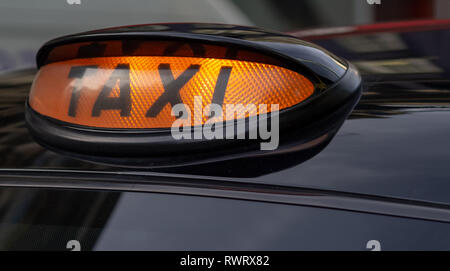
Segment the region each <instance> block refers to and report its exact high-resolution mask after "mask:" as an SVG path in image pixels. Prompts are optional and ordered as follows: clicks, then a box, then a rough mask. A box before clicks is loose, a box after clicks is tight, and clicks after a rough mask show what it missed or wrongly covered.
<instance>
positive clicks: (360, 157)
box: [0, 23, 450, 204]
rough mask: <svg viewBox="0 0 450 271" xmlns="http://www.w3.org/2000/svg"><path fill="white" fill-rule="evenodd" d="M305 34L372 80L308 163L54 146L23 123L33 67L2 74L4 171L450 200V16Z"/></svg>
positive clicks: (0, 162)
mask: <svg viewBox="0 0 450 271" xmlns="http://www.w3.org/2000/svg"><path fill="white" fill-rule="evenodd" d="M344 32H345V31H344ZM310 33H311V32H310ZM312 33H314V32H312ZM316 33H317V32H316ZM294 34H295V33H294ZM296 35H298V36H301V37H302V38H304V39H306V40H310V41H313V42H314V43H316V44H318V45H320V46H322V47H324V48H325V49H327V50H329V51H331V52H333V53H335V54H336V55H338V56H340V57H343V58H346V59H348V60H349V61H350V62H352V63H353V64H355V65H356V66H357V67H358V68H359V69H360V71H361V73H362V76H363V81H364V85H363V94H362V97H361V100H360V102H359V103H358V105H357V106H356V108H355V110H354V111H353V113H352V114H351V116H350V117H349V119H348V120H347V121H346V122H345V123H344V125H343V127H342V128H341V130H340V131H339V132H338V134H337V135H336V136H335V138H334V139H333V140H332V141H331V142H330V143H329V145H328V146H327V147H326V148H324V149H323V150H322V151H321V152H319V153H318V154H317V155H315V156H314V157H312V158H310V159H309V160H307V161H301V160H299V159H296V157H295V155H294V156H292V155H291V156H288V155H286V156H280V157H278V158H277V159H276V160H271V161H270V163H268V162H264V161H256V162H255V163H257V165H256V166H254V167H252V168H251V169H249V170H248V172H246V174H235V171H236V169H238V168H239V169H240V171H241V172H242V167H243V166H242V161H236V162H228V163H226V164H215V165H209V166H205V167H200V168H192V167H187V168H182V169H177V170H164V171H165V172H161V171H158V172H157V171H154V170H152V171H150V170H143V171H142V170H141V171H136V170H130V169H124V168H118V167H114V166H109V165H104V164H97V163H92V162H87V161H82V160H78V159H75V158H71V157H69V156H65V155H61V154H58V153H55V152H51V151H49V150H46V149H45V148H43V147H41V146H40V145H38V144H37V143H36V142H35V141H34V140H33V139H32V137H31V136H30V134H29V133H28V130H27V128H26V125H25V122H24V116H23V113H24V102H25V99H26V97H27V95H28V91H29V88H30V86H31V83H32V78H33V76H34V74H35V70H25V71H17V72H13V73H8V74H3V75H2V76H0V114H1V118H0V157H1V158H0V170H1V171H2V172H11V171H27V172H35V173H36V174H39V172H42V171H47V172H54V171H57V172H61V171H66V172H68V173H69V174H70V172H90V173H92V174H95V173H105V172H109V173H119V172H120V173H123V172H127V173H129V174H134V175H139V176H174V177H176V178H188V177H189V178H194V179H198V180H205V179H206V180H210V181H213V180H220V181H222V182H223V181H225V182H246V183H250V184H251V183H254V184H270V185H281V186H288V187H296V188H307V189H324V190H333V191H341V192H347V193H358V194H367V195H376V196H383V197H393V198H399V199H407V200H420V201H425V202H433V203H443V204H450V196H449V195H448V193H447V191H448V189H450V182H448V177H449V175H450V169H449V167H448V161H450V144H449V141H448V135H449V134H450V125H448V120H449V119H450V110H449V106H450V96H449V91H450V80H449V79H450V59H449V58H450V53H449V52H448V48H450V44H449V43H450V26H449V25H448V23H447V24H443V23H441V24H436V25H434V26H433V25H429V24H428V25H427V27H426V28H423V27H422V28H421V27H418V26H415V27H413V28H411V27H410V28H401V27H400V28H399V27H392V26H391V27H384V28H380V29H378V30H377V29H372V30H371V31H357V30H356V31H355V30H354V29H352V30H351V31H347V32H346V33H342V31H341V32H340V33H339V34H331V35H330V34H329V33H328V34H326V35H317V34H314V35H311V36H307V35H305V32H302V33H300V34H298V33H297V34H296ZM247 162H248V161H247Z"/></svg>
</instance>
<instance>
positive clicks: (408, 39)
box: [0, 25, 450, 250]
mask: <svg viewBox="0 0 450 271" xmlns="http://www.w3.org/2000/svg"><path fill="white" fill-rule="evenodd" d="M373 34H376V36H378V37H380V36H381V37H383V35H384V36H388V37H390V39H384V38H379V39H377V38H375V40H376V41H377V42H378V45H379V46H378V47H379V48H378V52H369V53H368V52H361V50H359V52H357V50H358V49H359V48H361V47H363V44H367V43H364V40H365V39H369V40H370V41H371V42H370V43H369V44H374V43H375V42H374V36H373ZM385 34H387V35H385ZM392 35H394V36H396V37H397V40H398V39H399V40H400V41H401V46H398V47H397V48H395V47H394V48H393V47H392V43H393V42H392ZM364 36H366V37H365V38H364ZM352 37H354V38H356V39H354V40H353V41H352ZM361 37H363V39H362V40H361ZM346 39H347V40H346ZM355 40H356V41H355ZM358 40H359V41H358ZM350 41H351V42H350ZM314 42H316V43H318V44H320V45H321V46H323V47H325V48H327V49H328V50H330V51H333V52H336V53H337V54H338V55H340V56H344V57H345V58H348V59H349V60H350V61H351V62H353V63H354V64H355V65H357V66H358V67H359V69H360V70H362V72H363V78H364V91H363V95H362V98H361V100H360V101H359V103H358V105H357V106H356V108H355V110H354V111H353V113H352V114H351V115H350V118H349V119H348V120H346V121H345V123H344V125H343V126H342V128H341V130H340V131H339V132H338V133H337V135H336V136H335V138H334V139H333V140H332V141H331V142H330V143H329V145H328V146H326V147H325V148H324V149H322V150H320V152H319V153H318V154H317V155H316V156H314V157H313V158H311V159H309V160H306V161H304V160H302V159H297V157H296V156H295V155H293V156H282V157H279V158H278V159H276V160H273V161H271V162H270V163H261V164H260V165H259V167H258V166H257V167H254V168H252V169H249V175H250V174H255V172H259V173H260V174H258V175H259V176H258V177H251V178H233V177H230V176H233V173H234V171H235V168H237V167H240V168H244V169H245V168H246V164H243V163H242V162H241V161H238V162H236V163H230V164H228V165H227V171H224V172H218V171H217V167H213V166H211V167H210V168H202V169H195V168H192V167H186V168H183V169H182V171H183V172H184V173H185V174H180V173H179V172H178V173H173V172H172V173H160V172H155V171H136V170H130V169H123V168H118V167H111V166H105V165H100V164H97V163H91V162H85V161H80V160H78V159H74V158H71V157H68V156H64V155H60V154H57V153H54V152H51V151H49V150H46V149H44V148H43V147H41V146H40V145H38V144H37V143H35V142H34V141H33V140H32V138H31V137H30V135H29V133H28V131H27V129H26V127H25V123H24V117H23V114H24V111H23V110H24V103H25V100H26V95H27V93H28V90H29V87H30V83H31V80H32V78H33V76H34V71H24V72H20V73H19V72H18V73H15V74H9V75H3V76H1V77H0V89H1V90H0V116H1V117H0V167H1V170H0V173H1V176H2V177H1V179H0V184H2V185H3V186H5V187H12V186H15V187H20V188H1V189H0V192H1V193H2V194H3V193H5V194H4V195H6V194H9V195H11V196H10V197H6V196H3V197H0V198H1V199H2V200H3V201H2V205H1V206H2V207H3V209H2V210H8V209H10V208H8V207H9V206H11V204H17V205H18V206H28V207H27V208H21V209H20V210H25V211H23V212H21V213H20V214H21V215H22V217H23V216H26V215H27V213H28V212H33V211H36V210H37V208H33V207H34V206H33V205H29V203H28V202H29V201H28V199H29V198H30V197H31V196H30V195H31V194H32V193H35V194H36V197H37V198H38V199H42V198H48V197H49V195H53V196H51V198H53V199H54V200H53V201H52V203H53V205H52V206H64V207H63V209H62V210H61V211H60V212H62V213H69V212H70V213H72V212H75V211H74V210H78V209H79V208H85V209H84V210H90V209H91V208H93V207H94V204H92V203H85V204H80V201H79V200H78V199H79V198H82V197H83V195H86V191H87V190H89V191H91V192H90V193H93V194H92V195H94V197H100V196H102V195H105V194H106V195H110V194H113V195H115V196H117V197H119V198H118V199H117V200H116V201H113V200H111V201H109V202H108V203H105V204H104V205H100V208H101V209H102V208H105V209H108V207H109V208H110V209H113V211H112V212H111V215H110V216H109V219H108V223H107V224H105V225H106V226H105V227H102V226H100V227H101V229H100V228H94V229H93V228H91V227H90V226H86V228H84V229H85V230H86V229H87V232H89V233H93V234H94V235H93V236H97V237H93V239H90V240H95V242H93V241H87V242H88V243H89V244H92V243H95V245H94V246H93V247H92V248H94V249H126V248H128V249H189V250H192V249H214V248H215V249H254V250H258V249H357V250H365V249H366V243H367V241H369V240H372V239H375V240H379V241H380V242H381V248H382V249H383V250H391V249H392V250H399V249H404V250H428V249H442V250H449V249H450V248H449V247H448V244H449V240H448V236H450V235H449V232H450V226H449V224H448V223H445V222H430V221H429V219H426V218H425V216H426V215H430V214H431V213H435V212H436V211H437V212H443V217H444V218H446V216H445V212H447V211H448V210H449V209H450V193H449V192H448V191H450V181H449V177H450V169H449V161H450V143H449V140H448V135H449V134H450V125H449V119H450V110H449V107H450V96H449V95H450V91H449V89H450V67H449V66H448V63H450V54H449V53H448V48H450V44H449V43H450V25H449V26H448V27H447V28H444V27H442V26H440V27H439V30H433V29H428V30H424V31H412V32H411V31H409V32H402V30H392V29H391V30H389V31H388V32H387V33H372V34H371V35H369V36H368V37H367V35H362V34H352V35H350V36H345V35H343V36H340V37H338V38H327V39H323V40H315V41H314ZM349 44H350V45H349ZM386 48H391V49H389V50H387V51H386ZM405 58H406V59H412V61H409V62H408V61H406V62H405V61H403V62H402V61H399V59H405ZM377 59H378V60H379V59H383V60H385V61H391V60H392V61H391V62H388V64H390V65H385V64H386V62H385V63H375V64H374V63H373V62H370V61H374V60H377ZM394 60H395V61H394ZM361 61H362V62H361ZM367 61H369V63H367ZM424 64H427V65H424ZM430 64H431V65H430ZM425 66H427V67H428V68H427V69H426V70H423V68H424V67H425ZM367 67H369V69H367ZM370 67H372V69H370ZM380 67H381V68H382V67H391V69H390V70H386V69H385V70H384V72H382V73H380ZM393 67H394V69H392V68H393ZM414 67H415V69H413V68H414ZM373 68H375V69H373ZM381 71H383V69H381ZM387 71H390V73H387ZM286 165H287V166H288V168H286ZM80 172H84V173H83V174H84V175H85V176H84V177H83V176H80V175H79V174H80ZM189 173H192V174H201V176H199V175H191V176H189V175H186V174H189ZM50 176H53V177H50ZM74 176H75V178H73V177H74ZM96 176H97V177H98V178H96ZM126 176H127V177H126ZM70 178H71V180H70V182H68V181H67V179H70ZM116 179H120V180H121V182H128V185H127V186H125V185H123V184H120V185H118V184H117V183H115V182H114V180H116ZM169 179H170V180H169ZM155 182H159V185H161V186H163V187H164V189H163V188H161V186H158V185H156V183H155ZM147 183H151V184H150V185H148V186H147ZM115 185H117V186H115ZM266 185H267V186H266ZM270 185H276V186H277V187H272V186H270ZM142 186H146V187H150V188H149V189H148V190H146V189H144V188H143V187H142ZM25 187H35V188H33V189H31V188H28V189H27V188H25ZM55 187H56V188H60V189H55ZM64 187H65V188H69V189H67V190H65V189H62V188H64ZM230 187H234V189H237V190H235V191H231V192H230V190H232V189H230ZM262 187H265V188H267V189H268V190H267V191H266V192H267V193H260V192H261V190H259V189H260V188H262ZM291 189H294V190H295V189H299V190H301V191H302V193H300V192H299V191H297V193H294V194H292V190H291ZM93 190H94V191H93ZM105 190H114V191H136V192H122V193H120V192H107V191H105ZM279 190H282V193H278V192H279ZM137 191H141V192H142V193H137ZM244 191H245V192H244ZM144 192H153V193H144ZM224 193H231V194H233V195H234V196H230V194H227V196H226V197H225V198H221V199H219V197H224ZM180 194H182V195H180ZM289 194H291V195H290V196H289ZM69 195H72V196H71V197H69ZM118 195H120V196H118ZM256 195H262V196H263V197H262V198H257V196H256ZM274 195H275V196H274ZM198 196H201V197H198ZM252 196H253V198H250V197H252ZM273 196H274V197H273ZM330 196H335V197H336V199H338V201H337V202H330V201H328V200H329V199H330ZM245 197H248V198H250V200H242V199H243V198H245ZM112 198H114V197H112ZM275 198H276V200H275ZM349 198H351V199H355V198H357V199H358V200H359V201H357V202H355V204H349V205H348V206H350V207H352V208H349V209H339V210H336V207H337V206H338V205H339V206H341V207H342V206H343V205H342V202H343V200H345V199H349ZM70 199H71V200H70ZM288 199H290V200H293V201H294V200H295V201H296V202H297V203H298V205H301V206H298V205H297V204H292V203H293V202H290V201H289V200H288ZM311 199H314V201H308V200H311ZM368 200H374V201H370V202H371V203H373V204H372V205H366V203H367V202H368ZM393 202H394V203H396V204H395V206H398V205H397V204H398V203H404V204H405V205H406V206H407V210H409V211H408V212H411V213H410V216H409V217H408V218H405V217H403V218H401V217H400V216H401V214H405V212H406V211H404V210H400V211H398V213H395V214H393V213H392V211H393V210H398V209H395V208H393V205H389V206H388V207H386V204H387V203H393ZM80 205H81V207H80ZM112 205H113V206H114V207H113V206H112ZM96 206H98V205H96ZM383 206H384V207H383ZM424 206H427V207H431V210H430V209H427V210H424V209H423V207H424ZM317 207H320V208H317ZM357 208H364V209H359V210H356V209H357ZM374 210H378V211H379V212H378V213H377V214H374V213H373V211H374ZM371 211H372V212H371ZM3 212H5V211H3ZM60 212H56V210H54V209H52V208H48V209H47V212H46V214H47V215H48V220H47V221H49V222H51V223H43V225H53V226H55V227H58V225H67V223H66V221H68V220H67V219H68V218H64V217H61V213H60ZM4 214H5V213H2V218H1V219H0V220H1V221H2V222H4V223H2V224H1V227H2V229H0V233H2V232H3V233H4V232H5V229H7V228H8V227H11V224H18V225H20V226H22V227H23V226H24V224H25V225H29V226H32V225H35V224H36V223H37V222H45V220H43V219H40V216H42V214H41V215H40V216H34V219H35V220H32V219H28V220H24V219H21V216H18V217H16V219H10V220H6V218H5V215H4ZM89 214H91V212H86V213H85V215H86V216H88V215H89ZM92 214H95V212H92ZM441 214H442V213H441ZM413 217H415V218H413ZM50 218H51V220H50ZM444 220H445V219H442V220H440V221H444ZM21 221H22V222H23V221H27V223H28V224H27V223H21ZM65 223H66V224H65ZM71 223H73V225H87V224H85V223H84V222H83V218H82V217H79V218H77V219H75V220H73V222H71ZM28 229H29V228H28ZM70 229H71V230H72V231H68V228H67V227H66V228H64V227H62V228H59V232H62V233H64V232H66V233H67V235H64V236H63V237H62V238H61V239H60V240H58V241H57V242H56V241H55V242H53V243H52V244H55V245H54V246H53V248H56V249H64V248H65V246H64V245H65V242H66V239H69V238H70V239H73V238H75V237H73V236H74V235H75V234H76V233H77V230H76V229H74V228H70ZM42 230H45V229H41V231H40V232H41V233H42ZM47 230H49V231H51V229H47ZM82 230H83V229H80V231H82ZM85 232H86V231H85ZM72 233H73V234H72ZM17 236H18V237H17V238H18V239H20V238H23V235H20V234H19V235H17ZM45 236H48V235H45ZM77 236H81V237H80V238H81V239H82V240H88V239H85V238H87V237H86V235H80V233H78V235H77ZM40 237H41V236H39V238H38V237H36V238H35V239H34V240H29V242H24V243H22V244H24V245H27V246H28V247H31V246H32V243H31V241H35V243H34V244H35V245H36V247H39V248H45V244H43V243H42V241H41V240H43V239H40ZM83 242H84V241H83ZM0 243H1V244H2V246H1V247H2V248H11V247H7V246H6V245H5V244H6V243H3V242H0Z"/></svg>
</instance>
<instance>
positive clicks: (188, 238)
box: [0, 188, 450, 251]
mask: <svg viewBox="0 0 450 271" xmlns="http://www.w3.org/2000/svg"><path fill="white" fill-rule="evenodd" d="M0 195H1V196H2V197H1V198H2V199H5V198H8V199H10V200H3V202H2V203H3V206H5V204H6V203H8V204H10V205H9V206H8V208H7V209H3V210H4V211H2V209H0V221H1V222H0V240H2V242H0V249H2V250H6V249H8V250H13V249H19V250H24V249H26V250H33V249H39V250H66V243H67V242H68V240H78V241H79V242H80V243H81V249H82V250H91V249H93V250H188V251H194V250H368V249H367V242H368V241H369V240H377V241H379V242H380V243H381V249H382V250H449V249H450V245H449V243H450V235H449V234H448V231H449V229H448V227H449V226H448V224H447V223H438V222H429V221H423V220H415V219H407V218H397V217H389V216H380V215H372V214H361V213H354V212H348V211H337V210H331V209H323V208H311V207H306V206H295V205H281V204H271V203H266V202H255V201H254V202H248V201H243V200H233V199H221V198H211V197H193V196H186V195H164V194H153V193H135V192H122V193H120V192H114V191H83V190H56V189H32V188H1V189H0ZM55 204H59V205H55ZM38 207H39V208H38ZM41 207H45V209H42V208H41ZM6 210H8V211H11V212H12V211H15V212H14V214H15V216H9V215H8V212H6ZM84 211H88V213H84ZM84 214H86V215H84ZM87 214H90V215H91V216H89V215H87ZM104 217H107V218H108V219H107V223H106V224H105V220H104V219H103V218H104ZM93 218H95V219H94V220H92V219H93Z"/></svg>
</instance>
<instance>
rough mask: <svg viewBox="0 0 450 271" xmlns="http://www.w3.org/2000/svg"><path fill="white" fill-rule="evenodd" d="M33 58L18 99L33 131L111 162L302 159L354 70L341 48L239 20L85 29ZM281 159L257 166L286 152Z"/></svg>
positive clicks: (324, 136) (351, 82)
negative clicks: (23, 96)
mask: <svg viewBox="0 0 450 271" xmlns="http://www.w3.org/2000/svg"><path fill="white" fill-rule="evenodd" d="M36 59H37V66H38V68H39V70H38V73H37V74H36V77H35V80H34V82H33V85H32V88H31V90H30V95H29V98H28V100H27V103H26V105H25V106H26V108H25V120H26V123H27V126H28V128H29V131H30V133H31V135H32V136H33V137H34V138H35V140H36V141H37V142H38V143H40V144H42V145H43V146H45V147H47V148H49V149H52V150H54V151H57V152H60V153H63V154H69V155H71V156H73V157H76V158H81V159H85V160H90V161H98V162H100V163H106V164H114V165H119V166H130V167H139V168H141V167H144V168H148V167H151V168H154V167H173V166H174V165H176V166H186V165H192V164H201V163H212V162H220V161H225V160H233V159H243V160H247V159H250V160H251V159H254V160H252V162H254V163H256V164H258V159H259V158H262V159H264V158H266V156H271V157H274V159H275V157H278V156H277V155H284V154H289V155H291V154H292V153H299V154H300V155H299V156H298V157H300V159H307V158H308V157H311V156H312V155H314V153H316V152H317V151H320V149H321V148H323V147H324V146H325V145H326V144H327V143H328V142H329V141H330V140H331V138H332V137H333V136H334V135H335V134H336V132H337V130H338V129H339V127H340V126H341V125H342V123H343V122H344V120H345V119H346V117H347V116H348V115H349V113H350V112H351V110H352V109H353V107H354V106H355V104H356V102H357V101H358V99H359V97H360V95H361V87H360V85H361V78H360V76H359V74H358V72H357V71H356V69H354V68H353V66H352V65H351V64H349V63H348V62H346V61H345V60H342V59H340V58H338V57H336V56H334V55H332V54H331V53H329V52H327V51H326V50H324V49H322V48H320V47H318V46H316V45H313V44H310V43H307V42H304V41H301V40H299V39H296V38H294V37H292V36H288V35H284V34H279V33H273V32H267V31H264V30H261V29H256V28H249V27H243V26H229V25H210V24H208V25H204V24H164V25H144V26H133V27H123V28H111V29H105V30H98V31H91V32H86V33H81V34H76V35H70V36H66V37H61V38H58V39H55V40H52V41H49V42H48V43H46V44H45V45H44V46H43V47H42V48H41V49H40V50H39V52H38V54H37V57H36ZM208 111H209V112H208ZM218 112H219V113H218ZM186 115H187V116H188V118H186ZM189 115H190V118H189ZM180 123H181V125H178V124H180ZM255 123H256V124H257V125H254V124H255ZM211 124H213V125H211ZM186 127H187V128H188V129H184V128H186ZM174 128H175V129H174ZM269 131H270V133H269ZM256 132H257V133H256ZM255 135H256V136H255ZM290 157H292V156H290ZM283 161H286V162H287V163H278V162H277V163H274V164H270V165H268V164H264V165H268V166H262V167H263V168H265V169H267V170H273V169H274V168H275V167H276V165H281V164H285V165H289V164H290V163H291V162H292V161H294V160H292V159H291V158H289V159H285V160H283ZM224 166H226V165H224ZM258 167H259V168H261V165H259V164H258ZM243 168H245V167H243ZM230 170H238V169H230V168H226V169H225V171H226V172H227V174H228V173H229V171H230Z"/></svg>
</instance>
